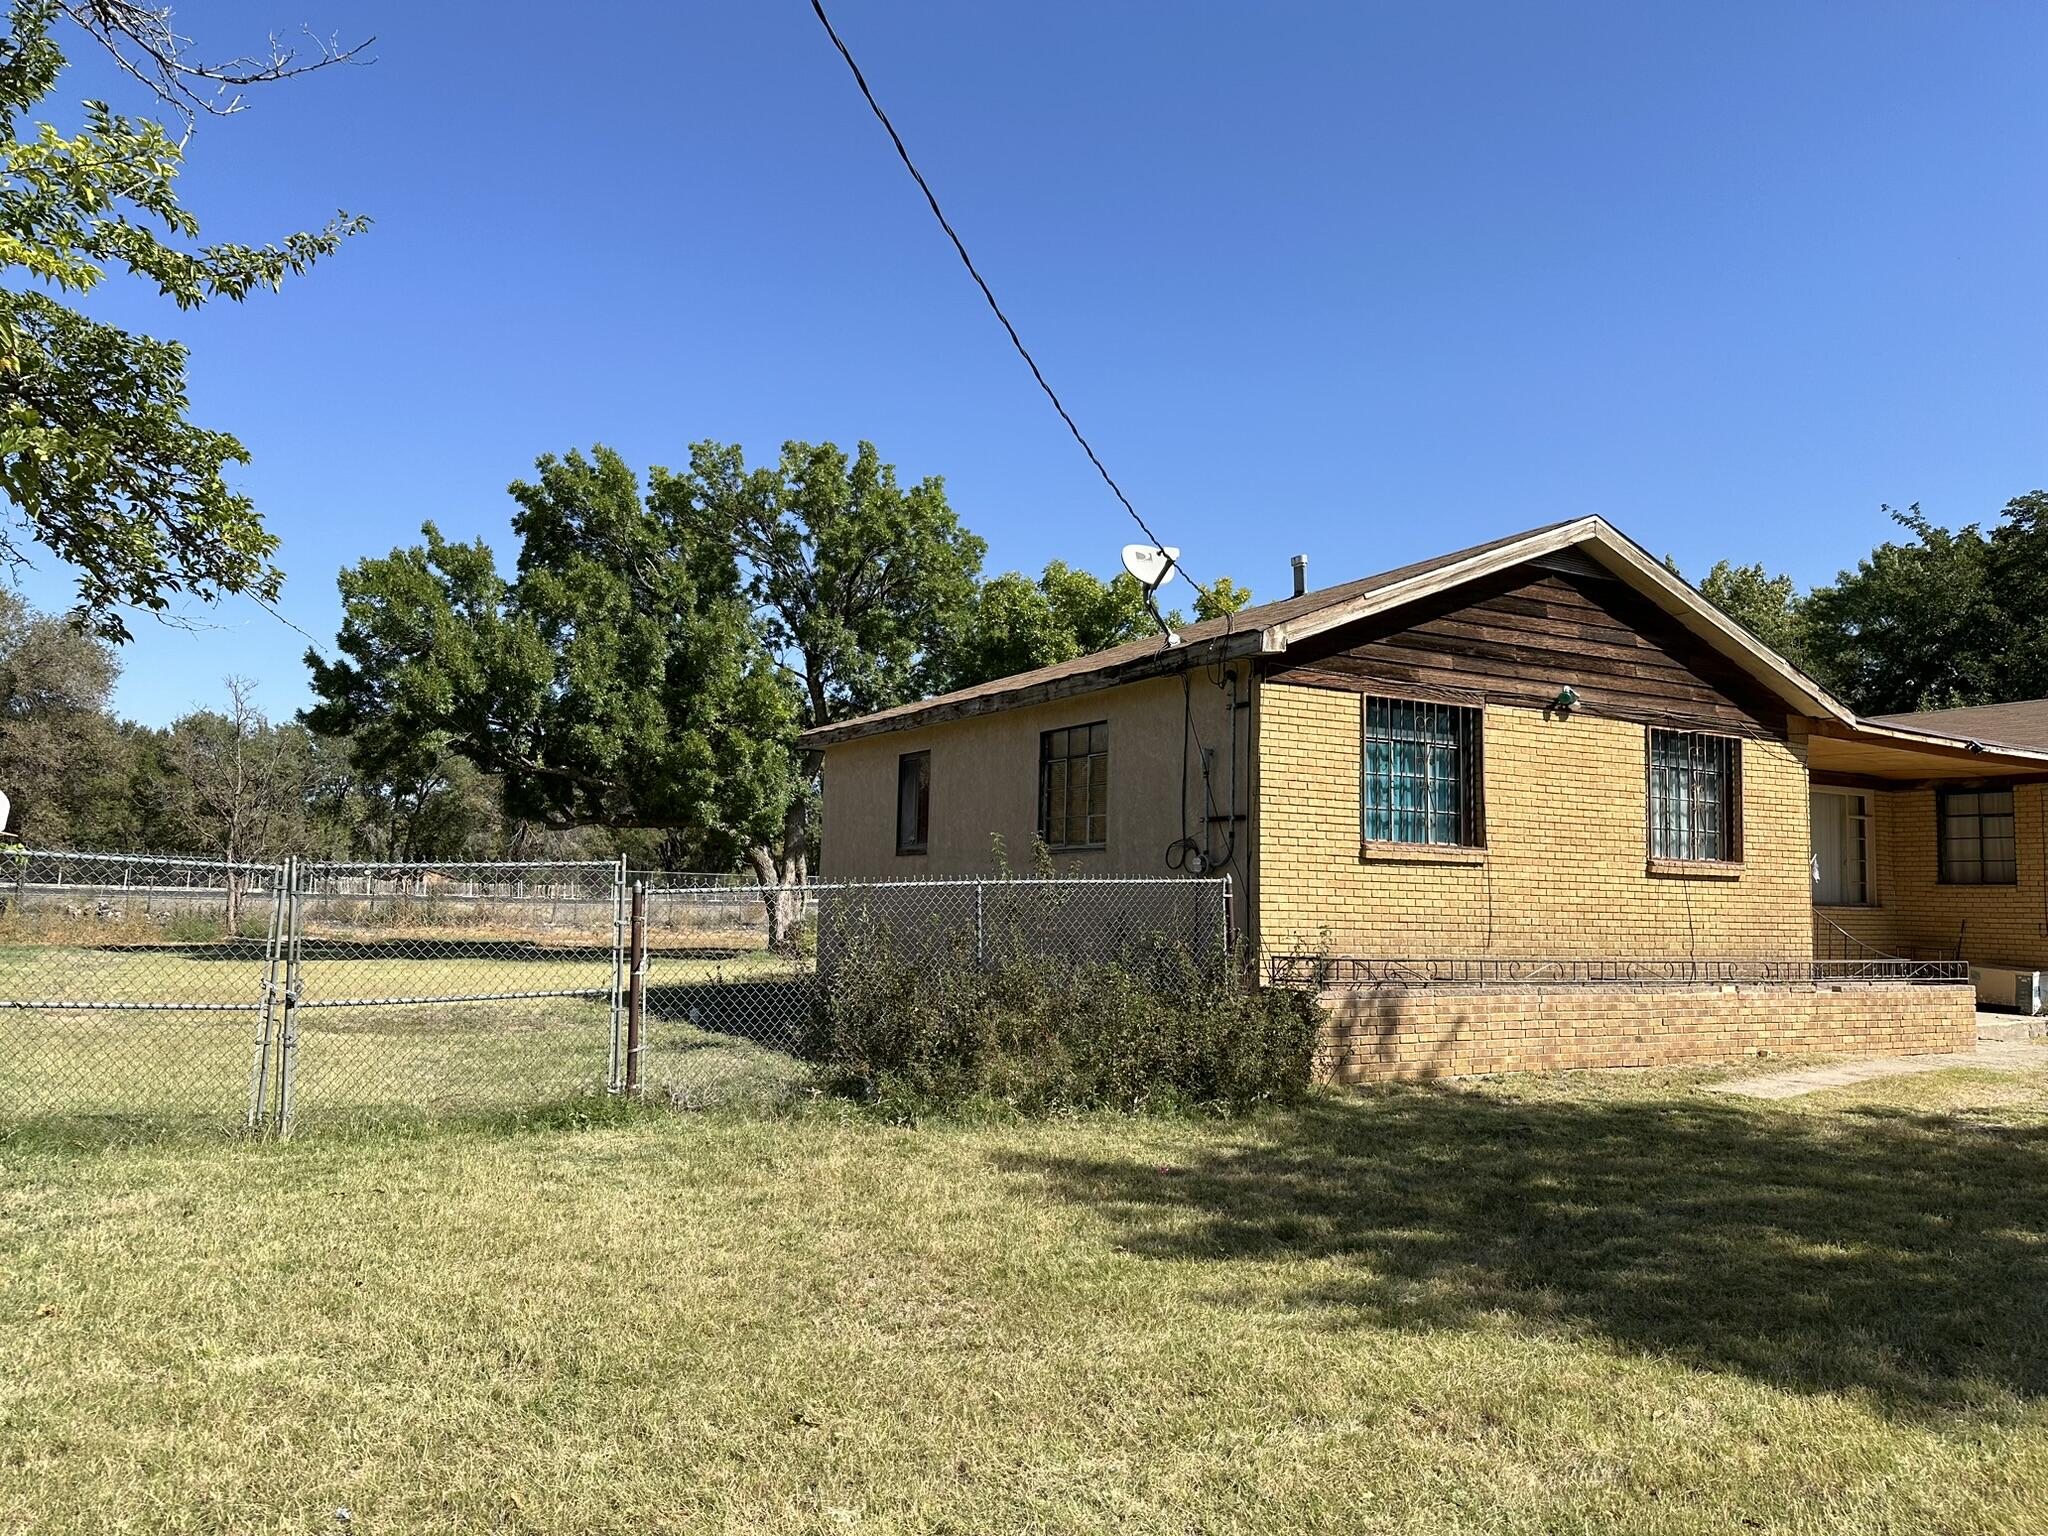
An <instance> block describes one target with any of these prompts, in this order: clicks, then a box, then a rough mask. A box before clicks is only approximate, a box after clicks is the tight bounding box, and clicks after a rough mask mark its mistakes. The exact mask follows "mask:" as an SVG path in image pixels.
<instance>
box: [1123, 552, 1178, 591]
mask: <svg viewBox="0 0 2048 1536" xmlns="http://www.w3.org/2000/svg"><path fill="white" fill-rule="evenodd" d="M1179 560H1180V551H1179V550H1177V549H1166V548H1163V547H1161V546H1159V545H1154V544H1126V545H1125V546H1124V569H1125V570H1127V571H1129V572H1130V573H1131V574H1132V575H1133V576H1135V577H1137V578H1138V585H1139V586H1141V587H1143V588H1144V589H1145V590H1146V591H1147V592H1155V591H1157V590H1158V589H1159V588H1161V587H1163V586H1165V585H1166V584H1167V583H1168V582H1169V581H1171V580H1173V572H1174V568H1175V566H1176V564H1177V562H1178V561H1179Z"/></svg>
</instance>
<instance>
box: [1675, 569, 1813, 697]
mask: <svg viewBox="0 0 2048 1536" xmlns="http://www.w3.org/2000/svg"><path fill="white" fill-rule="evenodd" d="M1700 595H1701V596H1702V597H1704V598H1705V599H1706V600H1707V601H1708V602H1710V603H1712V604H1713V605H1714V606H1715V607H1716V608H1718V609H1720V610H1721V611H1722V612H1723V613H1725V614H1727V615H1728V617H1729V618H1731V619H1733V620H1735V622H1736V623H1738V624H1740V625H1741V626H1742V627H1743V628H1744V629H1746V630H1748V631H1749V632H1750V633H1751V634H1752V635H1755V636H1756V637H1757V639H1759V640H1761V641H1763V643H1764V644H1765V645H1767V646H1769V647H1770V648H1771V649H1772V650H1774V651H1776V652H1777V653H1778V654H1779V655H1780V656H1782V657H1784V658H1785V659H1786V660H1787V661H1789V662H1791V663H1792V665H1793V666H1795V667H1799V668H1801V669H1803V670H1809V671H1810V670H1811V668H1812V665H1813V659H1812V657H1811V655H1810V654H1809V653H1810V649H1811V647H1810V646H1809V645H1808V643H1807V633H1806V630H1807V624H1806V612H1805V606H1804V603H1803V600H1802V599H1801V598H1800V596H1799V592H1798V588H1797V587H1796V586H1795V585H1794V584H1793V581H1792V578H1791V577H1790V576H1773V575H1771V574H1770V573H1769V572H1767V571H1766V570H1765V569H1764V568H1763V566H1762V565H1736V564H1735V563H1734V562H1733V561H1729V560H1717V561H1716V562H1714V568H1713V569H1712V570H1711V571H1708V572H1707V574H1706V576H1705V578H1704V579H1702V580H1701V582H1700Z"/></svg>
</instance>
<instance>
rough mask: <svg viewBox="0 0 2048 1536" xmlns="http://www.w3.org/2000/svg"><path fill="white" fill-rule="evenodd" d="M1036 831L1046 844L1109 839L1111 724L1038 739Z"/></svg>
mask: <svg viewBox="0 0 2048 1536" xmlns="http://www.w3.org/2000/svg"><path fill="white" fill-rule="evenodd" d="M1038 835H1039V837H1040V838H1041V839H1042V840H1043V841H1044V843H1045V845H1046V846H1047V847H1048V848H1101V847H1103V846H1105V845H1106V844H1107V843H1108V841H1109V724H1108V722H1107V721H1103V720H1097V721H1095V722H1094V723H1093V724H1091V725H1072V726H1067V727H1064V728H1062V729H1060V730H1056V731H1045V732H1043V733H1042V734H1041V735H1040V736H1039V738H1038Z"/></svg>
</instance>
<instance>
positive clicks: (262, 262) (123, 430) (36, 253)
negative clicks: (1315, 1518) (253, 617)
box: [0, 0, 367, 641]
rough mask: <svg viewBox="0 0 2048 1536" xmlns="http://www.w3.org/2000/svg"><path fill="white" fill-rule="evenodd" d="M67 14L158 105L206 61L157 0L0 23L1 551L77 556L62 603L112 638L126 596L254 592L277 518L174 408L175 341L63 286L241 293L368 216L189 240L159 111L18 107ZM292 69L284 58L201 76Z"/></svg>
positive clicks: (213, 295) (222, 437)
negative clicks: (69, 120) (184, 43)
mask: <svg viewBox="0 0 2048 1536" xmlns="http://www.w3.org/2000/svg"><path fill="white" fill-rule="evenodd" d="M67 12H68V13H70V14H71V15H72V16H73V17H74V19H76V20H78V21H79V23H80V25H82V26H84V27H85V28H86V30H87V32H88V33H89V34H90V35H92V36H93V37H95V38H97V39H98V40H99V41H100V42H101V43H102V44H104V45H106V46H107V47H109V48H111V49H113V50H114V52H115V54H116V56H117V57H119V58H122V59H123V60H124V62H125V63H126V64H127V65H128V67H129V70H130V73H131V74H133V75H135V77H136V78H138V79H141V80H143V81H145V82H146V83H148V84H149V85H150V86H151V88H152V89H153V90H155V91H156V92H157V93H158V95H159V96H161V97H163V98H164V99H166V100H169V101H171V102H172V103H173V105H174V107H175V106H177V105H178V104H179V103H178V98H177V95H176V93H177V91H178V90H179V89H181V83H182V89H184V90H185V92H186V95H187V96H188V97H189V98H190V100H192V101H198V100H203V99H204V98H203V97H202V96H200V95H199V94H197V93H196V92H194V91H193V90H192V83H193V82H194V81H195V80H198V79H201V78H208V77H206V76H204V75H203V74H202V73H201V72H202V71H204V70H205V69H206V68H207V66H203V65H195V64H193V63H191V62H190V61H186V60H182V59H181V56H180V54H179V53H178V47H179V43H180V41H181V40H180V39H179V38H178V37H177V35H176V34H175V33H174V32H172V31H171V28H170V13H169V12H168V11H167V10H162V9H159V8H150V7H145V6H142V5H138V4H130V3H127V0H98V3H95V4H91V5H85V4H82V3H81V4H78V5H74V6H62V7H60V6H59V5H58V4H57V3H56V0H13V3H12V4H11V5H10V6H9V7H8V11H7V31H6V33H5V35H4V36H0V270H4V272H5V273H6V276H7V278H8V280H9V281H8V285H7V286H6V287H4V288H0V492H4V493H5V495H6V497H7V500H8V502H9V504H10V507H11V511H12V517H11V519H8V520H6V521H0V561H6V562H9V563H15V564H19V563H23V562H25V561H26V560H27V559H28V558H29V550H28V548H27V546H28V545H29V544H40V545H42V546H43V547H44V548H45V549H46V550H48V551H49V552H50V553H51V554H53V555H55V556H56V557H57V558H58V559H59V560H61V561H63V562H64V563H65V564H67V565H68V566H70V567H72V569H73V570H74V571H75V573H76V588H77V606H76V608H75V610H74V618H75V619H76V621H77V622H78V623H80V624H81V625H82V626H84V627H87V628H90V629H91V630H93V631H94V632H95V633H97V634H98V635H100V636H101V637H103V638H106V639H109V640H115V641H120V640H125V639H127V638H128V634H129V631H128V627H127V624H126V622H125V620H124V618H123V613H122V610H123V609H125V608H136V609H142V610H160V609H162V608H164V607H165V606H166V605H167V604H168V603H169V601H170V600H171V598H172V596H173V595H175V594H178V593H189V594H192V595H194V596H197V597H199V598H201V599H204V600H206V601H213V600H216V599H218V598H219V597H221V596H222V595H224V594H230V593H250V594H253V595H255V596H257V597H259V598H262V599H265V600H268V599H270V598H273V597H275V596H276V594H277V590H278V586H279V583H280V582H281V581H282V579H283V577H282V574H281V573H280V571H279V570H278V568H277V566H276V565H275V564H274V563H273V561H272V558H271V557H272V555H273V554H274V553H275V551H276V548H277V539H276V536H275V535H274V534H272V533H271V532H270V531H269V530H268V529H267V528H266V527H265V526H264V524H263V520H262V518H261V516H260V515H259V514H258V512H257V510H256V507H255V505H254V503H253V502H252V501H251V500H250V498H249V497H248V496H246V495H244V494H242V493H240V492H238V491H236V490H234V489H232V488H231V487H230V486H229V484H228V482H227V478H226V470H227V467H228V466H229V465H231V464H240V463H245V462H247V460H248V457H249V455H248V451H247V449H245V448H244V447H243V446H242V444H241V442H240V441H239V440H237V439H236V438H235V437H234V436H232V435H231V434H229V433H226V432H222V431H218V430H214V429H211V428H206V427H202V426H199V425H197V424H196V423H194V422H192V421H191V420H189V419H188V415H187V411H188V408H189V404H190V402H189V399H188V396H187V393H186V386H185V356H186V354H185V349H184V347H183V346H181V345H180V344H178V343H177V342H175V341H161V340H157V339H155V338H152V337H149V336H139V335H135V334H133V333H131V332H128V331H124V330H122V329H120V328H119V327H118V326H113V325H109V324H107V323H105V322H103V321H100V320H95V319H92V318H91V317H89V316H88V315H86V314H85V313H84V312H83V311H82V310H81V309H79V308H78V307H77V306H76V304H75V303H74V302H70V301H68V300H70V299H75V297H77V296H82V295H84V294H88V293H90V292H91V291H92V290H93V289H95V288H97V287H98V286H99V285H100V284H101V283H102V282H103V281H104V280H105V279H106V277H107V275H108V273H109V272H110V271H118V272H121V273H125V274H126V275H128V276H130V277H132V278H135V279H138V280H140V281H141V282H143V283H145V284H149V285H151V286H153V287H154V288H155V289H156V291H157V292H158V293H159V294H160V295H161V296H162V297H163V298H165V299H166V300H168V301H170V303H172V304H173V305H175V306H176V307H177V308H178V309H181V310H183V309H195V308H198V307H199V306H201V305H203V304H207V303H209V302H211V301H213V300H216V299H227V300H230V301H233V302H240V301H241V300H243V299H246V298H247V297H248V296H249V295H250V294H252V293H254V292H256V291H257V290H258V289H263V288H269V289H275V288H277V287H278V286H279V285H280V284H281V283H282V282H283V281H284V279H285V278H286V277H288V276H292V275H296V274H299V273H303V272H304V271H305V270H306V269H307V268H308V267H310V266H311V265H312V264H313V263H314V262H315V261H317V260H319V259H320V258H322V257H324V256H328V255H331V254H332V253H333V252H334V250H335V249H336V248H337V247H338V246H339V245H340V244H341V242H342V241H343V240H344V239H346V238H347V237H348V236H350V235H353V234H356V233H358V232H360V231H361V230H362V229H363V228H364V227H365V225H366V223H367V221H366V220H364V219H362V218H359V217H351V216H349V215H347V214H338V215H337V216H336V217H335V218H334V219H332V220H330V221H329V222H328V223H327V224H326V225H324V226H323V227H322V228H320V229H317V230H313V231H310V232H301V233H298V234H293V235H289V236H287V237H286V238H285V239H283V240H282V241H281V242H278V243H276V244H266V245H258V246H251V245H242V244H212V245H209V244H201V243H199V239H198V236H199V222H198V220H197V219H196V218H195V217H194V216H193V215H192V213H191V212H190V211H189V210H188V209H186V208H185V207H184V206H183V205H182V204H181V203H180V202H179V200H178V194H177V186H176V183H177V178H178V174H179V172H180V171H181V169H182V168H183V164H184V157H185V145H184V141H183V140H182V139H174V138H173V137H172V136H171V135H170V134H169V133H168V132H167V131H166V130H165V128H164V126H163V124H162V123H160V122H156V121H152V120H149V119H141V118H133V117H128V116H124V115H122V114H120V113H117V112H115V111H114V110H113V109H112V108H111V107H109V106H108V105H107V104H106V103H105V102H100V101H88V102H86V103H84V105H83V108H82V113H81V122H80V123H79V125H78V126H77V127H76V128H75V129H74V130H72V131H68V132H67V131H62V130H60V129H59V128H58V127H57V126H55V125H54V124H53V123H52V122H49V121H36V120H33V116H32V115H33V114H34V113H36V112H38V111H40V110H43V104H44V103H45V100H46V98H48V97H49V95H50V94H51V92H52V91H53V90H54V89H55V87H56V83H57V78H58V74H59V72H60V70H61V69H62V68H63V65H64V54H63V50H62V48H61V47H60V46H59V44H58V42H57V41H56V39H55V37H54V36H53V34H52V28H53V27H54V26H55V24H56V23H57V21H58V19H59V18H60V16H61V15H63V14H65V13H67ZM124 49H134V50H139V55H140V58H141V59H142V60H144V61H146V62H148V63H149V64H150V65H151V69H150V70H144V69H141V68H139V67H138V65H137V62H136V57H135V55H133V54H131V53H129V52H124ZM315 67H317V66H315ZM152 71H153V72H152ZM295 72H298V70H297V68H295V67H294V66H293V65H292V64H291V62H290V59H289V56H282V57H280V58H277V59H274V60H273V62H272V64H271V65H269V66H268V67H266V66H264V65H263V64H261V63H260V62H253V61H251V62H248V63H247V66H246V67H244V68H239V69H235V70H228V71H219V72H216V73H215V74H214V75H213V76H211V77H210V78H212V79H214V80H215V82H216V83H219V84H223V85H226V84H228V83H229V82H230V81H232V82H235V83H239V84H249V83H254V82H256V81H259V80H263V79H281V78H283V77H284V75H285V74H287V73H295ZM30 285H33V286H30Z"/></svg>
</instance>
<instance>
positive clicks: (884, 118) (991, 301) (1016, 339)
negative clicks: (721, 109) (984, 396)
mask: <svg viewBox="0 0 2048 1536" xmlns="http://www.w3.org/2000/svg"><path fill="white" fill-rule="evenodd" d="M811 12H812V14H813V15H815V16H816V17H817V18H818V25H819V26H821V27H823V28H824V29H825V35H826V36H827V37H829V38H831V39H832V46H833V47H834V48H837V49H838V50H839V57H841V58H842V59H844V60H846V67H847V68H848V69H850V70H852V71H853V83H854V84H855V85H857V86H859V87H860V93H861V95H862V97H863V98H865V99H866V101H867V104H868V110H869V111H871V112H873V113H874V114H875V121H877V122H879V123H880V124H881V125H882V128H883V130H884V131H885V132H886V133H887V134H888V135H889V142H890V143H891V144H894V145H895V146H896V158H897V159H899V160H901V161H902V162H903V168H904V169H905V170H906V171H908V172H910V178H911V180H913V181H915V182H916V183H917V189H918V191H920V192H922V193H923V194H924V200H925V202H926V203H927V204H928V205H930V207H931V210H932V217H933V218H935V219H937V220H938V221H939V228H941V229H943V230H944V231H945V232H946V238H947V239H948V240H950V241H952V242H953V249H954V250H955V251H957V252H959V253H960V263H961V265H962V266H964V267H966V268H967V275H968V276H969V277H971V278H973V279H974V286H975V287H977V288H979V289H980V290H981V296H982V297H983V298H984V299H986V300H988V307H989V309H990V310H991V311H992V312H993V313H994V315H995V317H996V319H998V320H1000V321H1001V322H1002V325H1003V330H1004V331H1005V332H1006V333H1007V334H1008V336H1009V338H1010V345H1011V346H1013V347H1015V348H1016V349H1017V355H1018V356H1019V357H1021V358H1023V359H1024V366H1025V367H1027V368H1029V369H1030V370H1031V377H1032V378H1034V379H1036V380H1037V381H1038V387H1039V388H1040V389H1042V390H1044V391H1045V398H1046V399H1048V400H1050V401H1051V402H1052V408H1053V409H1054V410H1056V411H1058V412H1059V413H1060V420H1061V421H1064V422H1065V423H1066V424H1067V430H1068V431H1069V432H1071V433H1073V434H1074V441H1075V442H1077V443H1079V444H1080V445H1081V451H1082V452H1083V453H1085V454H1087V455H1088V462H1089V463H1090V464H1093V465H1094V466H1095V472H1096V473H1097V474H1098V475H1100V476H1102V483H1103V484H1104V485H1106V486H1108V487H1109V488H1110V490H1111V492H1113V493H1114V494H1115V496H1116V499H1117V500H1118V501H1120V502H1122V503H1123V506H1124V510H1125V511H1126V512H1128V513H1130V514H1131V521H1132V522H1134V523H1136V524H1137V525H1138V531H1139V532H1140V533H1142V534H1144V535H1145V537H1146V538H1147V539H1150V540H1151V541H1152V547H1153V548H1154V549H1157V550H1159V551H1161V552H1162V553H1163V552H1164V551H1165V549H1166V546H1165V545H1164V544H1163V543H1161V542H1160V539H1159V535H1158V534H1156V533H1154V532H1153V531H1152V529H1151V527H1150V525H1148V524H1147V523H1146V521H1145V519H1144V517H1143V516H1141V515H1140V514H1139V512H1138V509H1137V508H1136V507H1134V506H1132V505H1131V498H1130V497H1128V496H1126V495H1125V494H1124V488H1123V487H1122V486H1120V485H1118V484H1117V483H1116V477H1115V476H1113V475H1111V474H1110V472H1109V470H1108V468H1107V467H1106V466H1105V465H1104V464H1103V462H1102V460H1101V458H1100V457H1099V456H1098V455H1097V454H1096V452H1095V449H1094V447H1093V446H1092V445H1091V444H1090V443H1089V441H1088V439H1087V438H1086V437H1084V436H1083V435H1082V433H1081V429H1080V427H1079V426H1077V425H1076V424H1075V422H1074V418H1073V416H1072V415H1070V414H1069V413H1068V411H1067V408H1066V406H1064V405H1062V404H1061V403H1060V397H1059V396H1058V395H1057V394H1055V393H1054V392H1053V387H1052V386H1051V385H1050V384H1048V383H1046V381H1045V375H1044V373H1042V372H1041V371H1040V370H1039V367H1038V360H1037V359H1036V358H1034V357H1033V356H1032V355H1031V351H1030V349H1029V348H1028V347H1026V346H1025V345H1024V339H1023V338H1022V337H1021V336H1019V335H1018V334H1017V327H1016V326H1014V325H1012V324H1010V317H1009V316H1008V315H1006V314H1004V313H1003V306H1002V305H1000V304H998V303H997V302H996V296H995V294H994V293H993V292H992V291H991V290H990V288H989V286H988V282H987V280H986V279H985V278H983V277H982V275H981V272H980V271H979V270H978V269H977V268H976V267H975V265H974V258H973V257H972V256H970V255H968V254H967V246H966V245H965V243H963V242H962V240H961V239H960V236H959V235H958V234H957V233H955V231H954V229H953V226H952V224H951V223H949V222H948V221H947V219H946V214H945V210H944V209H942V208H940V207H939V199H938V197H937V195H936V194H935V193H933V191H932V189H931V183H930V182H928V181H926V180H925V179H924V172H922V171H920V170H919V169H918V168H917V162H916V161H914V160H912V159H911V158H910V151H909V149H907V148H906V147H905V146H904V143H903V135H902V134H900V133H898V132H897V131H896V125H895V124H894V123H892V122H890V121H889V114H888V113H886V112H884V111H883V110H882V104H881V103H880V102H879V101H877V100H875V93H874V92H873V91H872V90H870V89H868V82H867V76H865V75H863V74H862V73H861V72H860V65H858V64H856V63H855V62H854V59H853V53H852V51H851V50H850V49H848V48H847V46H846V44H845V42H844V41H843V40H842V39H841V38H840V36H839V33H838V32H837V31H836V30H835V29H834V28H833V25H832V18H831V17H829V16H827V15H826V14H825V7H824V4H823V3H822V0H811ZM1173 568H1174V569H1176V570H1179V571H1180V573H1181V574H1182V575H1183V576H1187V578H1188V585H1189V586H1191V587H1193V588H1194V589H1195V590H1196V591H1197V592H1200V593H1202V594H1204V595H1205V596H1206V595H1208V592H1209V589H1208V588H1207V587H1205V586H1203V585H1202V584H1201V583H1200V582H1199V581H1196V580H1195V578H1194V577H1193V576H1189V575H1188V573H1187V571H1186V570H1185V569H1183V568H1182V567H1181V564H1180V562H1179V560H1175V561H1174V562H1173Z"/></svg>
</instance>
